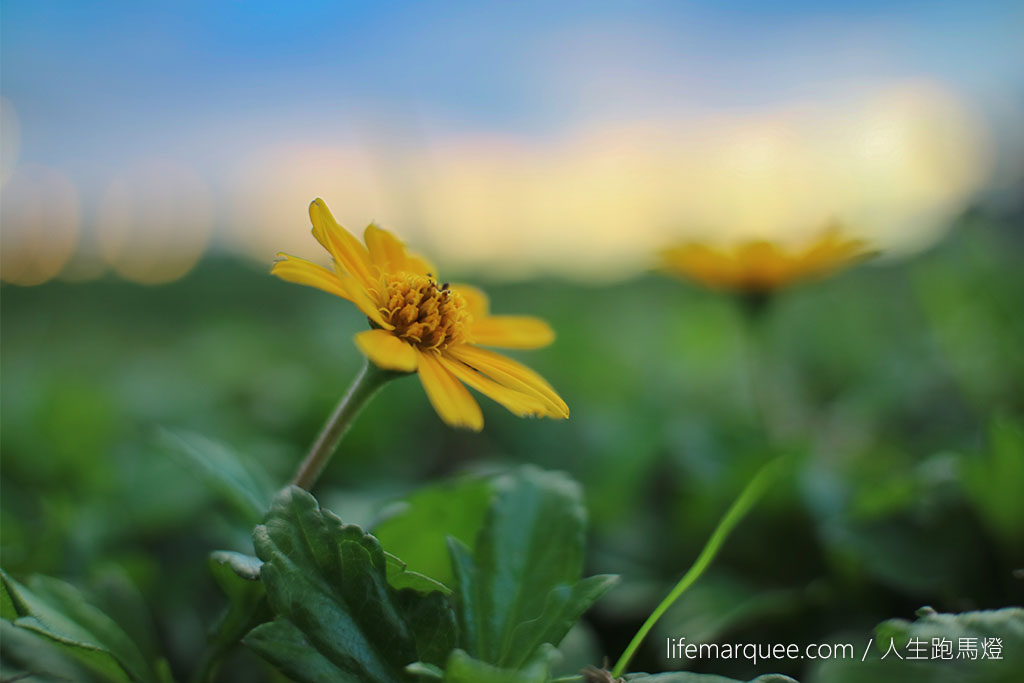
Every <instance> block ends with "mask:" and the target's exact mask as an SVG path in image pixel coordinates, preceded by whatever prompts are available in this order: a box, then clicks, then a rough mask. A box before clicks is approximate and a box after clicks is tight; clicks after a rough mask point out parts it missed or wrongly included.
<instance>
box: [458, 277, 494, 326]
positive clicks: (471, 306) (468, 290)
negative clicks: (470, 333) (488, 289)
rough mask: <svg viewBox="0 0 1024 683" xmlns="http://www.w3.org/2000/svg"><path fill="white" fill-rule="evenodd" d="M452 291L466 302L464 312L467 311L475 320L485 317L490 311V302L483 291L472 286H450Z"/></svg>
mask: <svg viewBox="0 0 1024 683" xmlns="http://www.w3.org/2000/svg"><path fill="white" fill-rule="evenodd" d="M452 289H454V290H455V291H456V292H458V293H459V294H461V295H462V298H463V299H465V300H466V310H467V311H469V313H470V315H472V316H473V317H474V318H475V319H477V320H480V319H481V318H483V317H485V316H486V315H487V311H488V310H489V309H490V301H489V300H488V298H487V295H486V294H484V291H483V290H482V289H480V288H478V287H474V286H473V285H462V284H457V285H452Z"/></svg>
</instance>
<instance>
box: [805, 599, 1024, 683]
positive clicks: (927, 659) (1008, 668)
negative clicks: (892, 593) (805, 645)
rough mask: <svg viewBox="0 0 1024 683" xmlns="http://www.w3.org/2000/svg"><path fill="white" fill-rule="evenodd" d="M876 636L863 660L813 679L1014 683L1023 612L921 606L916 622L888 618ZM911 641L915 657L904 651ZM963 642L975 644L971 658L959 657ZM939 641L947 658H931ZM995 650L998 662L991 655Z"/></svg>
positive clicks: (824, 682)
mask: <svg viewBox="0 0 1024 683" xmlns="http://www.w3.org/2000/svg"><path fill="white" fill-rule="evenodd" d="M874 637H875V649H874V651H873V652H872V653H871V655H870V657H869V658H868V659H867V661H864V662H860V661H850V660H841V659H836V660H827V661H824V662H822V663H821V665H820V666H819V667H818V668H817V669H816V670H815V672H814V674H813V676H812V680H813V681H815V682H818V681H820V682H821V683H958V682H960V681H971V683H1017V682H1018V681H1020V674H1021V671H1022V664H1021V653H1022V652H1024V609H1021V608H1019V607H1007V608H1004V609H998V610H986V611H979V612H964V613H962V614H940V613H938V612H936V611H935V610H933V609H931V608H930V607H924V608H922V609H920V610H918V618H917V619H916V620H915V621H907V620H904V619H890V620H889V621H886V622H883V623H881V624H879V625H878V627H877V628H876V629H875V636H874ZM912 639H913V640H915V641H916V642H919V643H920V647H921V648H922V649H921V650H920V651H919V652H917V653H916V654H915V653H914V650H913V649H912V648H909V647H908V646H909V644H910V643H911V641H912ZM961 639H968V641H969V642H971V643H973V646H974V650H975V653H974V656H973V658H972V657H969V656H968V657H958V654H959V653H960V652H961V651H962V650H966V648H963V647H962V645H961ZM943 640H945V641H947V643H948V646H949V647H950V648H951V652H950V653H949V658H942V657H940V656H937V655H935V654H934V650H933V648H934V643H935V642H936V641H938V642H941V641H943ZM994 647H996V648H997V649H998V657H994V656H992V655H993V654H995V650H994V649H992V648H994ZM890 648H892V651H890ZM901 657H902V658H901ZM913 657H918V658H917V659H914V658H913Z"/></svg>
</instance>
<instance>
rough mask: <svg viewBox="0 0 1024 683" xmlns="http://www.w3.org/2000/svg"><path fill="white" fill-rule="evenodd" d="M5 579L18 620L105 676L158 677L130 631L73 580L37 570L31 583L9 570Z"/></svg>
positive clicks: (111, 678) (112, 678)
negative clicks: (20, 580) (16, 578)
mask: <svg viewBox="0 0 1024 683" xmlns="http://www.w3.org/2000/svg"><path fill="white" fill-rule="evenodd" d="M2 582H3V584H4V591H5V592H6V594H7V597H8V598H9V600H10V602H9V605H8V609H10V608H13V609H14V610H15V612H16V619H15V620H14V625H15V626H17V627H19V628H22V629H25V630H27V631H31V632H32V633H35V634H37V635H39V636H42V637H44V638H46V639H48V640H49V641H50V642H51V643H53V644H54V645H55V646H57V647H58V649H60V650H62V651H64V652H65V653H67V654H69V655H71V656H72V657H74V658H75V659H77V660H78V661H79V662H81V663H82V664H83V665H84V666H86V667H87V668H89V669H90V670H91V671H93V672H94V673H96V674H97V675H99V676H101V677H102V678H103V679H104V680H108V681H119V682H121V681H153V680H157V677H156V675H155V673H154V672H153V670H152V669H151V668H150V666H149V664H148V662H147V661H146V658H145V657H144V656H143V654H142V652H141V651H140V650H139V648H138V646H137V645H136V644H135V642H134V641H133V640H132V639H131V637H130V636H129V635H128V634H127V633H125V632H124V630H123V629H121V627H120V626H118V625H117V624H116V623H115V622H114V621H113V620H112V619H111V618H110V617H108V616H107V615H106V614H104V613H103V612H102V611H100V610H99V609H97V608H96V607H95V606H93V605H92V604H90V603H88V602H86V600H85V598H84V597H83V596H82V594H81V593H80V592H79V591H78V589H77V588H75V587H74V586H72V585H70V584H67V583H64V582H63V581H58V580H57V579H53V578H49V577H45V576H38V575H37V576H33V577H31V579H30V580H29V585H28V586H27V587H26V586H23V585H21V584H19V583H17V582H16V581H14V580H13V579H11V578H10V577H8V576H7V575H6V574H3V575H2Z"/></svg>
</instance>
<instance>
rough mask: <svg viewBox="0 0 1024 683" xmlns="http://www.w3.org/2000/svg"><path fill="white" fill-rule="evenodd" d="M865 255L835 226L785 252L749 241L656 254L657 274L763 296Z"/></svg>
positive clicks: (764, 242) (860, 242) (857, 243)
mask: <svg viewBox="0 0 1024 683" xmlns="http://www.w3.org/2000/svg"><path fill="white" fill-rule="evenodd" d="M869 255H870V252H869V251H868V249H867V243H866V242H864V241H863V240H858V239H850V238H847V237H845V236H844V235H843V233H842V231H841V230H840V229H839V228H837V227H831V228H829V229H827V230H825V231H824V232H822V233H821V234H819V235H818V236H817V237H816V238H815V239H814V240H813V241H811V242H810V243H809V244H807V245H805V246H803V247H799V248H791V247H784V246H782V245H780V244H777V243H775V242H770V241H767V240H752V241H749V242H743V243H740V244H737V245H735V246H733V247H731V248H719V247H712V246H709V245H707V244H702V243H698V242H688V243H686V244H681V245H678V246H675V247H670V248H669V249H666V250H664V251H663V252H662V253H661V270H662V271H664V272H666V273H669V274H671V275H677V276H681V277H685V278H689V279H691V280H695V281H696V282H699V283H701V284H703V285H706V286H708V287H711V288H714V289H727V290H731V291H737V292H745V293H768V292H772V291H775V290H777V289H780V288H782V287H785V286H787V285H790V284H792V283H794V282H796V281H798V280H804V279H807V278H811V277H816V276H823V275H828V274H830V273H834V272H836V271H838V270H841V269H842V268H844V267H846V266H849V265H851V264H853V263H855V262H857V261H859V260H861V259H863V258H866V257H867V256H869Z"/></svg>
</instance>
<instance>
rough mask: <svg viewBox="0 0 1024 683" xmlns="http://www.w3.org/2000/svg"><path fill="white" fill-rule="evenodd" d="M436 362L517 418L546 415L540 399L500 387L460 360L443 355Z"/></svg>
mask: <svg viewBox="0 0 1024 683" xmlns="http://www.w3.org/2000/svg"><path fill="white" fill-rule="evenodd" d="M438 360H440V362H441V365H443V366H444V367H445V368H447V369H448V370H449V371H450V372H451V373H452V374H453V375H455V377H457V378H458V379H460V380H461V381H463V382H465V383H466V384H467V385H469V386H470V387H471V388H473V389H476V390H477V391H479V392H480V393H481V394H483V395H484V396H487V397H489V398H491V399H493V400H494V401H496V402H497V403H499V404H500V405H501V406H503V407H504V408H505V409H506V410H508V411H509V412H511V413H512V414H513V415H517V416H519V417H542V416H544V415H547V413H548V409H547V406H546V405H545V404H544V402H543V401H541V400H540V399H538V398H536V397H534V396H530V395H527V394H524V393H522V392H520V391H516V390H515V389H510V388H508V387H506V386H502V385H501V384H498V383H497V382H495V381H494V380H492V379H490V378H488V377H486V376H485V375H482V374H480V373H479V372H477V371H476V370H474V369H473V368H471V367H469V366H468V365H466V364H465V363H463V362H462V361H460V360H455V359H454V358H448V357H446V356H445V355H444V354H442V355H441V356H439V357H438Z"/></svg>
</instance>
